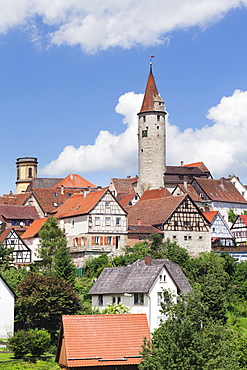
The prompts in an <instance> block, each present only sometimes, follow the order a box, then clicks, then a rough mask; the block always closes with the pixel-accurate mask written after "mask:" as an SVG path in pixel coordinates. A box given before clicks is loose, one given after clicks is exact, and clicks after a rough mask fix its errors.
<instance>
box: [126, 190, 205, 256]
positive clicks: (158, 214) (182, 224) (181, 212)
mask: <svg viewBox="0 0 247 370" xmlns="http://www.w3.org/2000/svg"><path fill="white" fill-rule="evenodd" d="M127 211H128V222H129V225H151V226H155V227H156V228H158V229H160V230H162V231H163V232H164V239H168V238H169V239H170V240H173V241H176V242H177V243H178V245H180V246H181V247H183V248H186V249H187V250H188V252H189V254H190V255H191V256H197V255H198V254H199V253H200V252H208V251H210V249H211V238H210V222H209V221H208V220H207V219H206V218H205V217H204V215H203V214H202V212H201V211H200V209H199V208H198V207H197V206H196V204H195V203H194V202H193V201H192V200H191V198H190V197H189V196H188V195H182V196H170V197H164V198H157V199H148V200H140V201H139V202H138V203H136V204H135V205H134V206H131V207H128V208H127Z"/></svg>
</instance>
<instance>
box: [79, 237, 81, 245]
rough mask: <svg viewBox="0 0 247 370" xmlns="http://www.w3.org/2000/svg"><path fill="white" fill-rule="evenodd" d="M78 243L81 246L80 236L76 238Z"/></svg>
mask: <svg viewBox="0 0 247 370" xmlns="http://www.w3.org/2000/svg"><path fill="white" fill-rule="evenodd" d="M78 245H79V246H81V238H80V237H79V238H78Z"/></svg>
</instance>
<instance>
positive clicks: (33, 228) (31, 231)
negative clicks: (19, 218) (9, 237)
mask: <svg viewBox="0 0 247 370" xmlns="http://www.w3.org/2000/svg"><path fill="white" fill-rule="evenodd" d="M48 218H49V217H44V218H39V219H37V220H34V221H33V222H32V223H31V225H30V226H29V227H28V229H27V230H26V231H25V232H24V233H23V234H22V236H21V238H22V239H28V238H34V237H35V235H36V234H38V232H39V230H40V229H41V227H42V226H43V225H44V223H45V222H46V221H47V220H48Z"/></svg>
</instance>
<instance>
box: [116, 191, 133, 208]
mask: <svg viewBox="0 0 247 370" xmlns="http://www.w3.org/2000/svg"><path fill="white" fill-rule="evenodd" d="M134 197H135V193H132V194H122V195H120V196H119V197H117V198H118V201H119V203H120V204H121V206H122V207H126V206H127V205H128V204H129V202H130V201H131V200H132V199H133V198H134Z"/></svg>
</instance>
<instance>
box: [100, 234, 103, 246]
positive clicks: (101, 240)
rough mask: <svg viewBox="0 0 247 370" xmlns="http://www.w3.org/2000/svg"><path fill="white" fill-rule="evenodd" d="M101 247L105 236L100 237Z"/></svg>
mask: <svg viewBox="0 0 247 370" xmlns="http://www.w3.org/2000/svg"><path fill="white" fill-rule="evenodd" d="M100 245H103V236H101V237H100Z"/></svg>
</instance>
